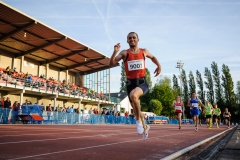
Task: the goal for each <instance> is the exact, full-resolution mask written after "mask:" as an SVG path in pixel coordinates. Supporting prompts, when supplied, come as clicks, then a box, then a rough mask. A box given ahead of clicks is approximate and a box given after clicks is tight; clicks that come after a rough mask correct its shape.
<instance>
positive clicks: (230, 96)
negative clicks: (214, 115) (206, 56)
mask: <svg viewBox="0 0 240 160" xmlns="http://www.w3.org/2000/svg"><path fill="white" fill-rule="evenodd" d="M222 72H223V75H222V86H223V90H224V96H225V100H226V105H227V106H229V107H233V106H234V104H235V93H234V84H233V80H232V75H231V74H230V70H229V68H228V66H227V65H225V64H223V65H222Z"/></svg>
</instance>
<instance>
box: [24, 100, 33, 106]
mask: <svg viewBox="0 0 240 160" xmlns="http://www.w3.org/2000/svg"><path fill="white" fill-rule="evenodd" d="M31 104H32V102H31V101H28V99H26V100H25V103H23V105H31Z"/></svg>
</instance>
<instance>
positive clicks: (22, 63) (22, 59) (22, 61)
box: [20, 56, 24, 72]
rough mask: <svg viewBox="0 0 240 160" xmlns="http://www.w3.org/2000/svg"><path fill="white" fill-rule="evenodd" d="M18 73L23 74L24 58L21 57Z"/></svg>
mask: <svg viewBox="0 0 240 160" xmlns="http://www.w3.org/2000/svg"><path fill="white" fill-rule="evenodd" d="M20 64H21V65H20V72H23V66H24V56H22V57H21V62H20Z"/></svg>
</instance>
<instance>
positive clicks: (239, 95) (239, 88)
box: [236, 81, 240, 103]
mask: <svg viewBox="0 0 240 160" xmlns="http://www.w3.org/2000/svg"><path fill="white" fill-rule="evenodd" d="M236 100H238V103H240V81H237V92H236Z"/></svg>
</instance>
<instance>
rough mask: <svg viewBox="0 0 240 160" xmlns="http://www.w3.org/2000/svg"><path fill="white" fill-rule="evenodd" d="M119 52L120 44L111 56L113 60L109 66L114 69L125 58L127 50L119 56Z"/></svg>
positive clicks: (115, 47)
mask: <svg viewBox="0 0 240 160" xmlns="http://www.w3.org/2000/svg"><path fill="white" fill-rule="evenodd" d="M119 50H120V43H118V44H116V45H115V46H114V51H113V54H112V56H111V58H110V62H109V66H111V67H112V66H114V65H116V64H117V63H118V62H119V61H120V60H121V59H123V58H124V52H125V50H123V51H121V52H120V53H119V54H118V55H117V53H118V51H119ZM116 55H117V56H116Z"/></svg>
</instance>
